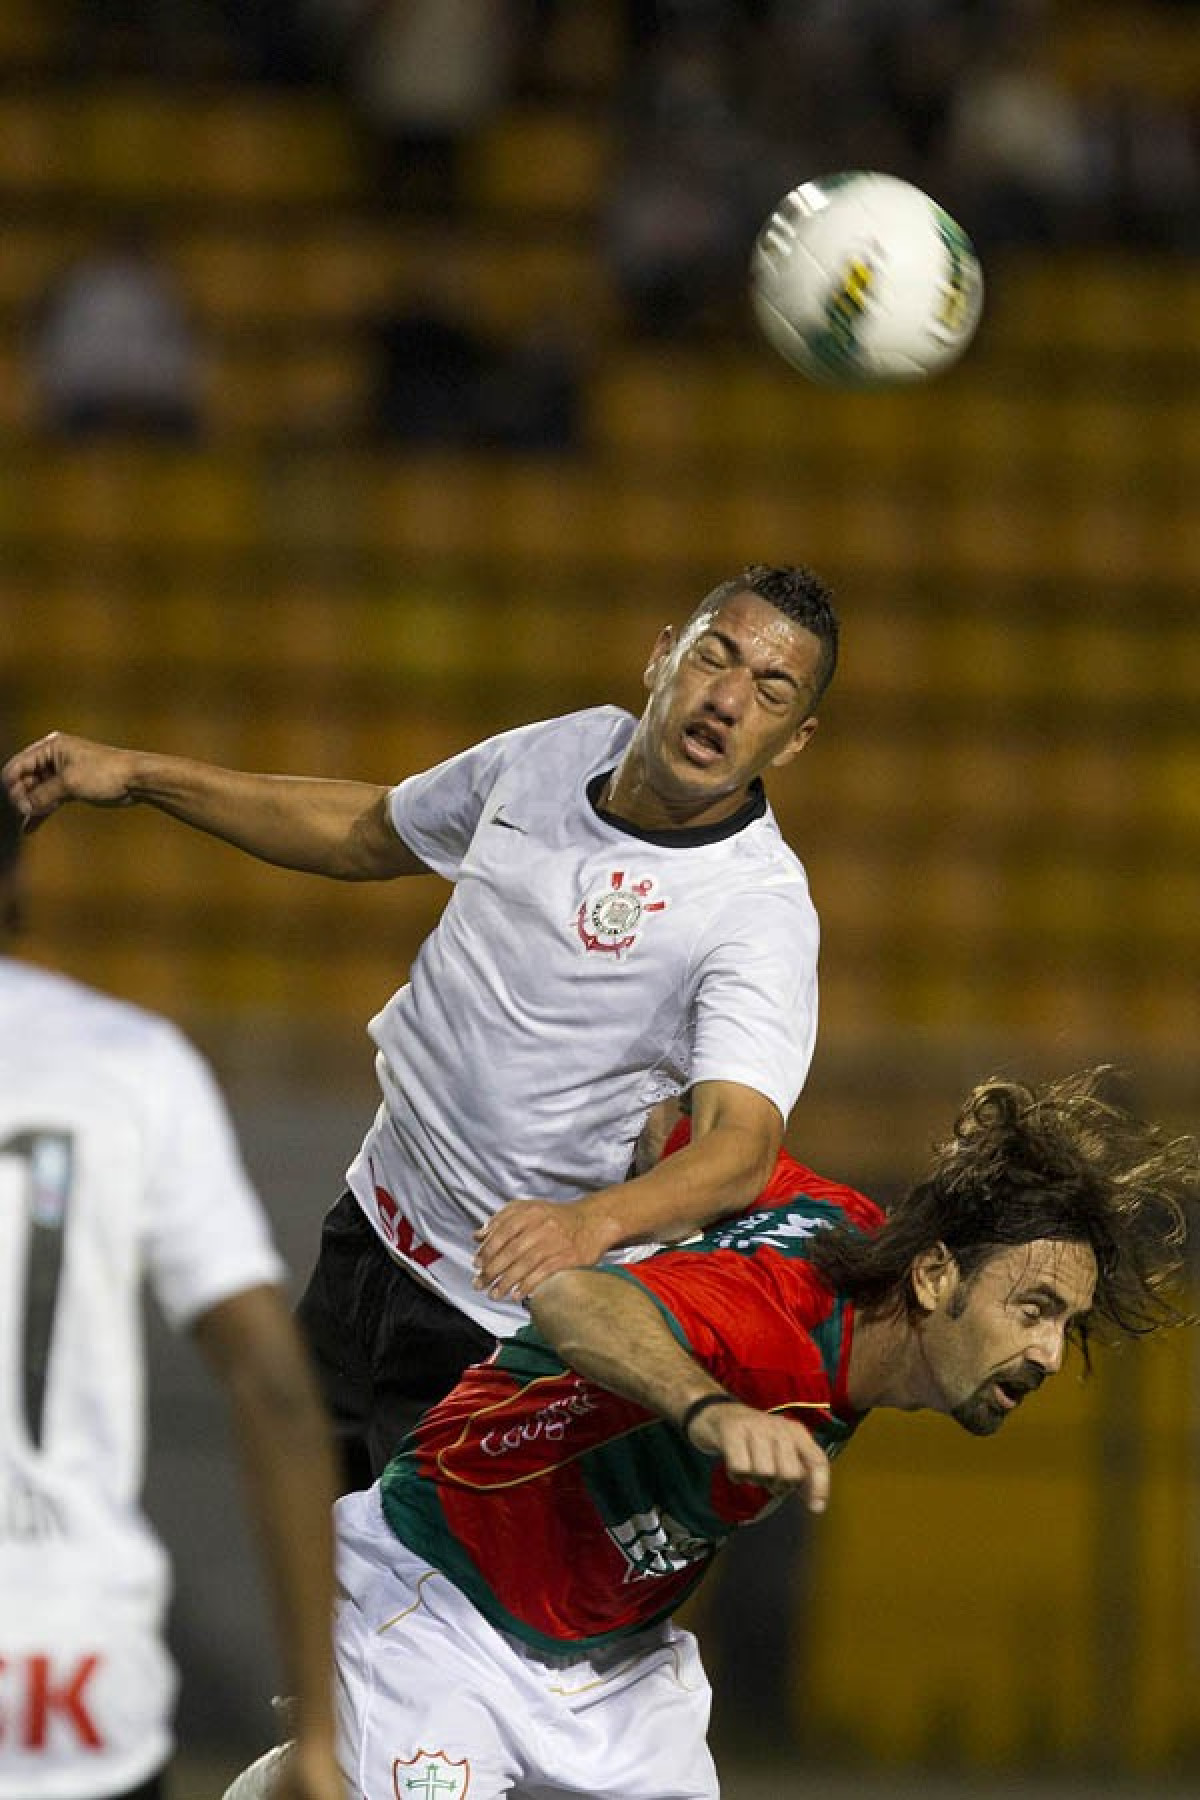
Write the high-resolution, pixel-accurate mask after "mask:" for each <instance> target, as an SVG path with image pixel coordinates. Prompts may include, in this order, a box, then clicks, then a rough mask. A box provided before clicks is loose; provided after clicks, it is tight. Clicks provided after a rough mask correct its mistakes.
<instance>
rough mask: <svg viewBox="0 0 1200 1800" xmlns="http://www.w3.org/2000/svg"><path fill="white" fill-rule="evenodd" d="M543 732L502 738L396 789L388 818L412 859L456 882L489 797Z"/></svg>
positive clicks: (528, 728) (530, 728)
mask: <svg viewBox="0 0 1200 1800" xmlns="http://www.w3.org/2000/svg"><path fill="white" fill-rule="evenodd" d="M543 729H544V725H542V724H535V725H521V726H518V727H517V729H516V730H515V731H505V732H501V733H500V735H499V736H498V737H492V738H486V739H485V740H484V742H483V743H481V744H474V745H473V746H472V747H471V748H470V749H469V750H463V751H460V752H459V754H458V755H457V756H451V757H449V758H448V759H447V761H446V762H441V763H438V764H437V765H436V766H435V767H434V768H432V769H426V770H424V771H422V773H420V774H418V775H410V776H408V777H407V779H406V780H404V781H401V782H399V783H398V784H397V785H396V786H395V787H394V788H392V790H391V792H390V793H389V795H388V815H389V817H390V818H391V821H392V825H393V826H394V828H395V830H396V833H397V835H398V836H399V837H400V838H402V839H403V841H404V842H405V843H406V844H407V845H408V848H409V849H410V850H411V851H412V852H413V854H414V856H419V857H420V859H421V861H422V862H423V863H427V864H428V866H429V867H430V868H431V869H433V870H435V871H436V873H437V874H439V875H444V876H445V877H446V879H447V880H448V881H455V880H457V878H458V875H459V871H460V869H461V867H462V862H463V858H464V857H465V856H466V853H467V851H468V849H469V848H470V844H471V839H472V838H473V837H474V836H475V833H476V831H477V829H478V827H479V821H480V819H481V818H482V817H483V811H484V807H485V806H486V804H487V800H488V796H489V795H490V794H491V792H492V790H493V788H494V787H495V785H496V783H497V781H498V780H499V779H500V776H501V775H502V774H503V773H504V771H505V769H506V768H508V767H509V765H510V764H511V763H512V761H513V760H514V758H515V757H516V756H517V755H519V754H520V753H521V751H522V750H524V749H525V748H526V747H527V745H528V743H529V741H530V739H531V737H532V736H533V735H534V734H535V733H537V732H540V731H542V730H543Z"/></svg>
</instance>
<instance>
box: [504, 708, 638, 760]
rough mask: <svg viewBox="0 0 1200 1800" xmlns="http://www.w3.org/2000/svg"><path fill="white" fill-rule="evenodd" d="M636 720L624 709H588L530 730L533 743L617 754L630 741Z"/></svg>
mask: <svg viewBox="0 0 1200 1800" xmlns="http://www.w3.org/2000/svg"><path fill="white" fill-rule="evenodd" d="M636 724H637V720H636V719H635V718H634V716H633V714H632V713H629V712H626V711H625V708H624V707H623V706H585V707H582V708H581V709H580V710H579V711H577V712H569V713H559V714H557V716H556V717H554V718H552V719H540V720H538V721H536V723H534V724H533V725H531V726H529V727H527V728H526V729H527V731H528V732H529V734H530V736H531V737H533V738H534V739H537V740H541V741H545V742H556V743H565V744H573V745H579V746H580V747H581V748H583V749H586V750H587V751H589V752H590V751H592V750H605V749H612V750H614V751H615V750H617V749H619V748H623V746H624V745H625V744H626V743H627V742H628V741H629V739H630V737H632V735H633V728H634V726H635V725H636Z"/></svg>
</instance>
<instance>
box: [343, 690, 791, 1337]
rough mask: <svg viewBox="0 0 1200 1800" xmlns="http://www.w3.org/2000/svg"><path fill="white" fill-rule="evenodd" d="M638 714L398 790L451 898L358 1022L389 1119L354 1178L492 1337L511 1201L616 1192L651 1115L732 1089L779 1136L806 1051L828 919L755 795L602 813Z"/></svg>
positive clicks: (387, 1226)
mask: <svg viewBox="0 0 1200 1800" xmlns="http://www.w3.org/2000/svg"><path fill="white" fill-rule="evenodd" d="M635 723H636V721H635V720H634V719H633V718H632V716H631V715H630V714H628V713H626V712H623V711H621V710H619V709H618V708H616V707H597V708H595V709H593V710H591V711H588V712H582V713H576V714H573V715H570V716H569V717H566V718H562V719H552V720H548V721H546V722H543V723H541V724H535V725H527V726H524V727H522V728H521V729H520V730H517V731H512V732H507V733H505V734H503V735H502V736H500V737H496V738H492V739H490V740H488V741H487V742H486V743H483V744H479V745H477V746H476V747H475V748H474V749H471V750H467V751H465V752H464V753H463V754H462V755H460V756H456V757H453V758H451V759H450V761H448V762H445V763H442V764H440V765H439V766H438V767H437V768H435V769H431V770H429V771H427V772H426V773H424V774H420V775H414V776H412V777H410V778H409V779H408V780H407V781H403V782H401V783H400V785H399V786H398V787H396V788H394V789H393V790H392V793H391V796H390V802H389V805H390V814H391V819H392V822H393V824H394V826H395V828H396V830H397V832H398V833H399V835H400V837H401V838H402V839H403V840H404V842H405V843H406V844H407V845H408V846H409V848H410V849H412V850H413V851H414V852H415V854H416V855H417V856H419V857H421V859H422V860H423V861H424V862H426V863H427V864H428V865H429V866H430V868H432V869H435V870H436V871H437V872H438V873H439V874H441V875H444V876H446V877H447V878H448V879H449V880H451V881H453V882H454V883H455V888H454V893H453V895H452V896H451V899H450V901H449V904H448V905H447V907H446V910H445V912H444V914H443V915H442V918H441V920H440V922H439V924H438V926H437V929H436V930H435V931H434V932H433V933H432V934H431V935H430V937H429V938H428V939H427V940H426V941H425V943H424V944H423V945H422V947H421V949H420V952H419V953H418V955H417V957H416V960H415V961H414V963H413V967H412V971H411V976H410V980H409V982H408V985H407V986H405V987H403V988H402V989H401V990H400V991H399V993H397V994H396V995H395V996H394V997H393V998H392V999H391V1000H390V1001H389V1002H388V1004H387V1006H385V1007H384V1009H383V1011H382V1012H381V1013H379V1014H378V1015H377V1016H376V1017H375V1018H374V1019H373V1020H372V1021H371V1025H370V1031H371V1035H372V1037H373V1038H374V1039H375V1042H376V1044H377V1045H378V1048H379V1053H378V1056H377V1058H376V1067H377V1071H378V1075H379V1081H380V1086H381V1088H382V1091H383V1104H382V1106H381V1107H380V1110H379V1113H378V1115H377V1117H376V1120H375V1123H374V1125H373V1127H372V1129H371V1131H370V1132H369V1134H368V1136H367V1139H366V1141H365V1143H364V1145H363V1147H362V1150H361V1151H360V1153H359V1155H358V1157H357V1158H356V1160H355V1162H354V1163H353V1164H352V1166H351V1168H350V1171H349V1175H348V1179H349V1182H350V1186H351V1188H352V1190H353V1192H354V1193H355V1195H356V1196H357V1198H358V1200H359V1203H360V1204H361V1206H362V1207H363V1210H364V1211H365V1212H366V1214H367V1216H368V1218H369V1219H370V1220H371V1222H372V1224H373V1225H374V1226H375V1229H376V1230H377V1231H378V1232H379V1233H380V1235H381V1236H382V1237H383V1239H384V1241H385V1242H386V1243H387V1244H388V1245H389V1247H390V1248H391V1250H392V1252H393V1253H394V1254H395V1255H397V1256H398V1257H399V1258H400V1259H401V1260H402V1261H404V1262H405V1263H407V1264H408V1265H409V1266H410V1267H412V1268H413V1269H414V1270H416V1271H417V1272H418V1273H419V1274H420V1275H421V1276H422V1277H423V1278H424V1279H425V1280H426V1281H428V1282H429V1283H430V1284H431V1285H433V1286H434V1287H436V1288H437V1289H438V1290H439V1291H441V1292H442V1293H443V1294H444V1295H445V1296H446V1298H447V1299H449V1300H450V1301H451V1302H452V1303H453V1304H454V1305H456V1306H458V1307H459V1308H461V1310H462V1311H464V1312H466V1313H468V1314H469V1315H470V1316H471V1317H473V1318H474V1319H476V1320H477V1321H478V1322H479V1323H480V1324H481V1325H483V1326H484V1327H485V1329H487V1330H490V1331H494V1332H497V1333H503V1332H508V1331H511V1330H513V1329H515V1327H516V1326H517V1325H518V1324H520V1323H522V1322H523V1321H524V1313H523V1309H521V1308H519V1307H518V1306H517V1305H516V1304H515V1303H512V1302H496V1301H493V1300H491V1299H490V1298H489V1297H488V1296H486V1295H484V1294H480V1293H478V1292H476V1290H475V1289H474V1287H473V1286H472V1264H473V1259H474V1252H475V1247H476V1246H475V1240H474V1233H475V1230H476V1228H477V1227H478V1226H480V1225H482V1224H483V1223H484V1222H485V1221H486V1220H487V1219H488V1218H490V1217H491V1216H492V1214H493V1213H495V1212H496V1211H497V1210H498V1209H499V1208H500V1207H501V1206H502V1205H504V1204H505V1203H506V1202H507V1201H509V1200H514V1199H519V1198H522V1197H533V1198H536V1199H541V1200H556V1199H561V1200H566V1199H572V1198H574V1197H576V1196H578V1195H579V1194H581V1193H587V1192H593V1191H595V1190H596V1189H598V1188H601V1187H605V1186H608V1185H609V1184H611V1183H615V1182H619V1181H620V1180H622V1179H623V1177H624V1176H625V1174H626V1172H627V1169H628V1166H629V1161H630V1157H631V1154H632V1151H633V1147H634V1144H635V1142H636V1140H637V1136H638V1133H639V1131H640V1130H641V1127H642V1125H643V1123H644V1121H645V1118H646V1114H647V1112H648V1111H649V1109H650V1108H651V1107H652V1106H653V1105H654V1104H655V1103H656V1102H657V1101H659V1100H662V1099H665V1098H667V1097H669V1096H671V1095H675V1094H678V1093H680V1092H681V1091H682V1090H683V1089H685V1088H687V1087H690V1086H692V1085H693V1084H694V1083H696V1082H700V1081H729V1082H738V1083H740V1084H742V1085H744V1086H747V1087H751V1088H754V1089H756V1090H757V1091H758V1092H759V1093H762V1094H765V1095H766V1096H767V1098H768V1099H770V1100H771V1101H773V1102H774V1104H775V1106H776V1107H777V1108H778V1109H779V1112H780V1114H781V1116H782V1117H783V1118H784V1119H786V1118H787V1116H788V1113H789V1112H790V1111H791V1108H792V1106H793V1105H794V1103H795V1100H796V1096H797V1094H798V1093H799V1091H800V1089H801V1087H802V1086H803V1083H804V1080H805V1077H806V1075H807V1073H808V1066H809V1062H810V1060H811V1057H812V1050H813V1041H814V1037H815V1034H816V1004H817V985H816V962H817V938H818V931H817V918H816V913H815V911H814V908H813V905H812V901H811V900H810V898H809V893H808V883H807V880H806V878H805V874H804V869H803V867H802V865H801V864H800V862H799V860H798V859H797V858H796V856H795V855H794V854H793V852H792V851H791V850H790V849H789V848H788V847H787V845H786V844H785V843H784V841H783V838H782V837H781V835H780V832H779V829H778V826H777V825H776V823H775V820H774V818H773V816H772V814H771V811H770V808H769V806H768V805H767V802H766V799H765V797H764V796H763V795H762V792H761V789H759V790H757V792H756V795H755V797H754V798H753V799H752V801H751V802H750V803H748V805H747V807H746V808H744V809H743V811H742V812H741V813H739V814H738V815H737V816H736V817H735V818H733V819H730V820H727V821H724V822H723V823H722V824H720V825H717V826H714V827H710V828H705V829H694V830H687V831H680V832H672V833H651V832H641V831H635V830H633V829H631V828H629V827H624V826H621V825H618V824H616V823H614V822H613V821H612V820H610V819H607V818H605V817H603V816H601V814H599V813H598V812H597V811H596V808H595V805H594V804H593V798H594V796H595V794H596V793H597V791H598V789H599V787H600V785H602V783H603V779H604V777H605V775H606V774H607V773H608V772H609V771H611V770H612V769H613V768H614V767H615V765H616V764H617V763H618V762H619V761H620V759H621V757H622V755H623V754H624V751H625V749H626V748H627V746H628V743H629V740H630V737H631V736H632V734H633V730H634V726H635Z"/></svg>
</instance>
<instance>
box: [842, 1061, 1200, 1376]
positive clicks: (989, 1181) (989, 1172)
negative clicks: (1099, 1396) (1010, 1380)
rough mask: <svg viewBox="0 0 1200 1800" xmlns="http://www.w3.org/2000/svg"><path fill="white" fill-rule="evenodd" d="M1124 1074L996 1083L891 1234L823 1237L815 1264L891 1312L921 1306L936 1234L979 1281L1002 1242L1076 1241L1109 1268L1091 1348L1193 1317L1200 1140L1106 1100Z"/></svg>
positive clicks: (972, 1106) (941, 1150)
mask: <svg viewBox="0 0 1200 1800" xmlns="http://www.w3.org/2000/svg"><path fill="white" fill-rule="evenodd" d="M1114 1073H1115V1071H1113V1070H1112V1069H1111V1068H1107V1067H1102V1068H1095V1069H1086V1070H1083V1071H1082V1072H1080V1073H1078V1074H1074V1075H1068V1076H1066V1077H1064V1078H1062V1079H1060V1080H1058V1081H1051V1082H1046V1083H1043V1084H1042V1085H1040V1086H1028V1085H1026V1084H1025V1083H1023V1082H1019V1081H1007V1080H1002V1079H1000V1078H993V1079H991V1080H988V1081H985V1082H982V1083H981V1084H980V1085H979V1086H978V1087H976V1088H975V1089H973V1090H972V1092H971V1093H970V1094H969V1095H968V1097H967V1100H966V1102H965V1104H964V1106H963V1108H962V1110H961V1112H960V1113H959V1115H958V1118H957V1119H956V1121H955V1125H954V1132H953V1135H952V1136H951V1137H950V1138H949V1139H947V1140H946V1141H945V1142H944V1143H941V1144H939V1145H938V1146H937V1147H936V1149H935V1153H934V1160H933V1162H932V1165H931V1166H930V1168H929V1170H928V1172H927V1173H926V1174H925V1176H924V1177H923V1178H922V1179H921V1180H920V1181H918V1182H917V1183H916V1184H915V1185H914V1186H913V1187H911V1188H910V1189H909V1190H908V1192H907V1193H906V1194H905V1195H904V1196H903V1198H902V1199H900V1200H899V1201H898V1202H897V1203H896V1204H895V1205H894V1206H893V1207H892V1208H891V1209H890V1211H889V1212H888V1214H887V1217H886V1219H885V1221H884V1224H883V1225H882V1226H881V1227H880V1229H879V1231H878V1232H876V1233H875V1234H873V1235H870V1236H863V1235H861V1234H859V1233H856V1232H854V1231H853V1230H852V1229H850V1228H848V1227H846V1228H843V1227H837V1228H835V1229H834V1230H832V1231H830V1232H828V1233H825V1234H822V1235H821V1236H820V1237H819V1238H816V1239H814V1240H813V1244H812V1260H813V1262H814V1263H815V1264H816V1266H817V1267H818V1269H819V1270H820V1272H821V1273H822V1274H823V1275H824V1277H825V1279H826V1280H827V1281H829V1282H830V1283H831V1285H832V1286H833V1287H834V1288H835V1289H837V1291H838V1292H839V1293H843V1294H845V1295H847V1296H848V1297H849V1298H850V1299H851V1300H853V1301H854V1302H855V1303H856V1304H857V1305H858V1306H860V1307H861V1308H863V1309H864V1311H867V1312H872V1311H874V1312H880V1311H885V1310H888V1309H889V1308H891V1307H904V1308H911V1307H912V1305H913V1297H912V1291H911V1287H910V1270H911V1268H912V1264H913V1259H914V1258H915V1257H917V1256H918V1255H920V1253H921V1252H922V1251H925V1250H928V1249H930V1248H932V1247H933V1246H934V1245H935V1244H939V1243H940V1244H944V1245H945V1247H946V1249H947V1250H949V1251H950V1253H951V1254H952V1255H953V1257H954V1259H955V1262H956V1263H957V1265H958V1268H959V1271H960V1273H961V1274H962V1276H963V1278H964V1279H965V1280H970V1278H971V1276H972V1275H973V1274H974V1273H975V1272H976V1271H977V1270H978V1269H979V1267H980V1266H981V1264H982V1263H984V1262H985V1261H986V1260H987V1259H988V1257H989V1256H990V1255H991V1254H992V1253H993V1252H995V1251H997V1250H1001V1249H1004V1248H1007V1247H1010V1246H1012V1245H1016V1244H1025V1243H1032V1242H1033V1241H1034V1240H1035V1239H1038V1238H1051V1239H1057V1240H1070V1241H1073V1242H1078V1243H1084V1244H1087V1245H1090V1247H1091V1249H1092V1251H1093V1253H1094V1255H1095V1258H1096V1267H1097V1272H1098V1273H1097V1283H1096V1293H1095V1298H1094V1301H1093V1304H1092V1310H1091V1314H1090V1315H1089V1318H1088V1319H1086V1320H1084V1321H1081V1323H1080V1324H1079V1325H1078V1326H1077V1327H1076V1328H1075V1330H1074V1332H1073V1335H1074V1337H1075V1339H1076V1341H1077V1342H1078V1343H1079V1344H1080V1345H1081V1347H1082V1348H1083V1350H1084V1351H1085V1353H1086V1350H1087V1346H1088V1339H1089V1335H1090V1333H1091V1332H1092V1330H1093V1328H1095V1329H1096V1331H1097V1335H1100V1336H1105V1335H1107V1336H1111V1337H1120V1336H1127V1337H1137V1336H1143V1335H1145V1334H1146V1333H1148V1332H1152V1331H1157V1330H1159V1329H1160V1328H1161V1327H1163V1326H1166V1325H1179V1324H1184V1323H1187V1322H1188V1320H1189V1315H1188V1314H1187V1313H1186V1312H1185V1311H1184V1310H1183V1309H1182V1308H1181V1307H1180V1305H1179V1304H1178V1302H1177V1300H1176V1299H1175V1298H1174V1297H1173V1293H1172V1290H1173V1289H1175V1288H1176V1287H1177V1285H1178V1283H1179V1281H1180V1279H1181V1276H1182V1274H1183V1270H1184V1261H1185V1254H1186V1246H1187V1238H1188V1227H1189V1215H1190V1213H1191V1211H1192V1208H1193V1207H1194V1206H1195V1204H1196V1201H1197V1198H1198V1197H1200V1149H1198V1147H1197V1145H1196V1142H1195V1140H1194V1139H1193V1138H1190V1137H1172V1136H1171V1135H1169V1134H1168V1133H1167V1132H1165V1131H1164V1130H1163V1129H1162V1128H1161V1127H1160V1126H1158V1125H1155V1124H1152V1123H1150V1122H1149V1121H1147V1120H1144V1119H1139V1118H1137V1117H1135V1115H1134V1114H1133V1113H1131V1112H1129V1111H1128V1110H1126V1108H1125V1107H1123V1106H1121V1105H1119V1104H1117V1103H1115V1102H1114V1101H1112V1100H1108V1099H1106V1098H1105V1097H1104V1095H1103V1092H1102V1089H1103V1088H1104V1087H1105V1086H1106V1085H1107V1084H1109V1083H1111V1080H1112V1078H1113V1075H1114Z"/></svg>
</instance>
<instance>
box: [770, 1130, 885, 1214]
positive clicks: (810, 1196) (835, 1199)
mask: <svg viewBox="0 0 1200 1800" xmlns="http://www.w3.org/2000/svg"><path fill="white" fill-rule="evenodd" d="M759 1203H760V1204H762V1205H767V1206H796V1205H808V1206H811V1207H815V1208H818V1209H819V1210H820V1213H821V1214H826V1213H828V1214H830V1215H833V1221H832V1222H834V1223H838V1222H840V1221H843V1220H844V1221H845V1222H846V1223H847V1224H849V1225H854V1226H856V1227H857V1228H858V1229H859V1230H860V1231H878V1229H879V1227H880V1226H881V1225H882V1224H883V1216H884V1215H883V1209H882V1207H880V1206H879V1205H877V1204H876V1202H875V1201H874V1200H872V1199H870V1198H869V1197H868V1196H867V1195H866V1194H863V1193H860V1192H859V1190H858V1189H857V1188H854V1187H851V1186H850V1184H849V1183H848V1182H845V1181H835V1180H833V1179H832V1178H831V1177H830V1176H828V1175H819V1174H818V1173H817V1171H816V1170H815V1169H810V1168H809V1167H808V1166H807V1164H805V1163H802V1162H798V1161H797V1160H796V1158H795V1157H794V1156H792V1155H790V1154H789V1152H788V1151H786V1150H781V1151H780V1152H779V1155H778V1156H777V1157H776V1159H775V1167H774V1169H773V1170H772V1172H771V1179H770V1180H769V1181H768V1183H767V1185H766V1187H765V1188H764V1189H763V1191H762V1193H761V1194H760V1195H759Z"/></svg>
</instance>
